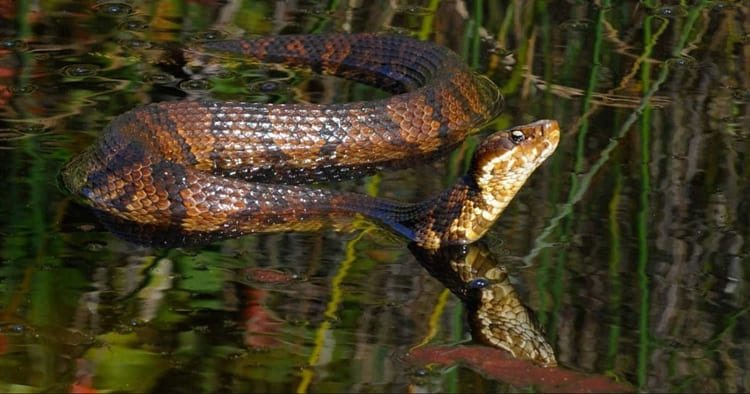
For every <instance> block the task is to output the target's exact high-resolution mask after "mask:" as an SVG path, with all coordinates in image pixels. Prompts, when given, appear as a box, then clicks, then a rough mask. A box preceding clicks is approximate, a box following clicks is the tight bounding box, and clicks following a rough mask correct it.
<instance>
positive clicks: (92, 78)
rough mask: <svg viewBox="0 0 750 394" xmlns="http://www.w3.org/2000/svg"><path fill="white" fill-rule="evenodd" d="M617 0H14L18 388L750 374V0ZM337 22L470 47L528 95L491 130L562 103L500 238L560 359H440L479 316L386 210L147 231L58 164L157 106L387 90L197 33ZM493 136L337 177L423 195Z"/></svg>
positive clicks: (4, 319)
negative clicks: (137, 241)
mask: <svg viewBox="0 0 750 394" xmlns="http://www.w3.org/2000/svg"><path fill="white" fill-rule="evenodd" d="M608 3H609V2H604V1H602V2H584V1H579V2H569V1H551V2H544V1H528V2H509V1H489V0H486V1H479V0H477V1H466V2H464V1H458V0H442V1H441V0H422V1H419V0H410V1H401V0H388V1H386V0H369V1H358V0H349V1H347V0H342V1H334V0H332V1H328V2H325V1H312V0H310V1H305V0H297V1H293V0H290V1H273V0H267V1H245V2H240V1H228V2H224V1H221V2H218V1H153V2H141V1H132V2H127V3H114V2H107V3H104V2H101V3H99V2H92V1H46V2H28V1H16V2H13V1H0V104H2V105H1V106H0V152H2V165H0V174H2V179H3V181H4V185H3V187H2V188H0V241H1V242H0V252H1V253H2V260H1V261H0V391H20V392H36V391H75V390H78V391H85V390H96V391H112V390H115V391H127V392H143V391H156V390H159V391H165V390H167V391H173V392H194V391H195V390H198V391H206V392H209V391H244V392H278V391H299V392H307V391H309V392H351V391H355V392H360V391H362V392H390V391H396V392H404V391H408V390H412V391H414V392H424V391H451V392H476V391H485V392H487V391H492V392H495V391H519V390H523V391H526V390H529V389H531V390H540V391H549V390H552V389H554V387H551V386H550V385H549V384H548V382H549V381H550V380H551V379H554V376H553V374H554V373H566V371H577V372H579V373H581V372H582V373H585V374H586V375H580V374H578V375H571V376H577V377H574V378H572V379H580V380H581V381H580V382H579V383H580V384H579V385H578V386H576V387H578V388H585V389H589V390H594V391H597V390H607V389H614V387H618V386H617V384H621V385H626V387H627V386H631V387H636V388H640V389H641V390H644V391H713V392H716V391H739V392H747V391H749V390H750V374H749V373H748V369H750V319H749V318H748V310H749V309H750V307H749V303H748V298H749V297H748V291H749V288H748V285H749V284H750V274H749V273H748V271H750V257H749V251H750V246H749V245H748V243H747V242H745V238H746V237H747V236H748V234H750V220H748V218H750V214H749V212H748V210H749V209H750V206H749V205H748V203H747V198H746V196H748V195H750V193H748V192H749V191H750V190H748V186H750V171H748V170H746V168H749V167H748V164H750V127H749V126H748V125H750V119H749V118H748V112H749V111H748V107H749V106H750V6H748V5H747V3H746V2H742V1H734V2H733V1H727V2H688V3H690V5H689V6H686V7H680V6H676V5H662V4H660V3H659V2H649V1H642V2H635V1H632V2H612V3H613V4H616V5H610V4H608ZM651 3H653V5H651ZM664 3H665V4H672V3H676V2H664ZM326 31H352V32H357V31H390V32H395V33H400V34H408V35H412V36H415V37H418V38H421V39H427V40H432V41H435V42H438V43H441V44H443V45H445V46H447V47H449V48H451V49H453V50H455V51H456V52H458V53H459V54H461V55H462V56H463V57H464V58H465V59H466V61H467V62H468V63H469V64H470V65H472V67H474V68H475V69H476V70H478V71H479V72H481V73H483V74H485V75H487V76H488V77H490V78H492V79H493V80H494V81H495V82H496V83H497V84H498V86H500V88H501V89H502V91H503V94H504V95H505V98H506V101H507V105H506V110H505V111H504V113H503V114H502V115H501V116H500V117H499V118H498V119H497V120H496V121H495V122H493V124H491V125H490V126H489V127H488V128H487V130H485V131H491V130H495V129H500V128H505V127H508V126H510V125H513V124H520V123H526V122H528V121H531V120H534V119H540V118H550V119H557V120H559V122H560V124H561V125H562V127H563V137H562V140H561V144H560V147H559V148H558V150H557V152H556V153H555V155H553V157H552V158H551V159H549V160H548V161H547V162H546V163H545V164H544V165H543V166H542V167H541V168H540V169H539V170H538V171H537V172H536V173H535V174H534V176H533V177H532V178H531V179H530V180H529V182H528V183H527V185H526V186H525V187H524V189H523V190H522V191H521V192H520V194H519V195H518V196H517V198H516V199H515V200H514V202H513V203H512V204H511V206H510V207H509V208H508V209H507V211H506V212H505V213H504V215H503V217H502V218H501V220H500V221H499V222H498V224H497V225H496V226H495V227H494V229H493V230H492V231H491V233H490V234H489V235H488V236H487V237H486V239H485V242H484V245H485V246H486V247H487V249H489V250H490V251H491V254H492V256H493V258H494V259H496V260H497V262H498V263H499V264H502V265H504V266H505V267H506V268H507V269H508V270H509V271H510V272H511V273H512V282H513V284H514V285H515V287H516V291H518V293H519V294H520V295H521V297H522V298H523V300H524V302H525V303H526V304H527V305H528V306H529V308H530V309H531V310H532V311H533V312H534V313H535V315H536V318H537V319H538V321H539V323H540V325H541V326H542V327H544V329H545V337H546V338H547V340H548V341H549V343H550V344H551V345H552V347H553V349H554V351H555V354H556V356H557V359H558V362H559V364H560V365H559V367H558V368H555V369H545V370H541V372H540V370H539V369H534V367H533V366H529V367H528V368H529V371H534V373H527V372H528V371H527V372H518V371H517V370H514V371H515V372H508V370H507V369H505V370H503V369H502V368H497V365H495V364H493V360H494V359H493V358H492V357H494V354H495V353H492V352H490V351H489V350H488V351H487V352H486V354H487V356H486V357H485V359H484V361H482V362H484V364H482V363H481V362H478V361H477V360H476V359H471V358H470V357H469V358H464V359H463V360H464V362H463V363H460V364H458V365H457V366H453V365H454V364H452V362H450V361H447V362H446V361H439V360H438V359H439V357H438V356H441V357H442V356H445V354H447V353H445V351H447V350H451V349H463V348H461V347H456V346H458V345H461V344H463V343H464V342H467V341H468V340H469V339H470V335H469V331H468V329H467V324H466V321H465V319H464V309H463V305H462V304H461V302H460V301H459V300H458V299H457V298H456V297H455V296H453V295H451V294H450V293H449V292H448V291H447V290H445V287H444V286H443V285H442V284H441V283H440V282H439V281H437V280H436V279H434V278H433V277H431V276H430V275H429V274H428V273H427V272H426V271H425V270H424V269H423V268H422V267H421V266H420V264H419V263H418V262H417V261H416V260H415V258H414V257H413V256H412V254H411V253H410V252H409V249H408V248H407V247H406V243H405V242H404V241H403V240H401V239H398V238H396V237H394V236H391V235H389V234H388V233H386V232H385V231H383V230H381V229H378V228H377V227H374V226H372V225H367V224H362V225H360V226H358V227H357V228H356V229H354V230H352V231H346V232H336V231H333V230H326V231H320V232H314V233H305V234H272V235H259V236H247V237H243V238H241V239H235V240H227V241H224V242H216V243H214V244H211V245H210V246H207V247H203V248H184V249H181V248H177V249H169V250H163V249H148V248H144V247H138V246H135V245H133V244H129V243H127V242H124V241H122V240H120V239H118V238H116V237H115V236H113V235H111V234H110V233H109V232H107V231H106V230H105V229H104V228H103V227H102V226H101V225H100V224H99V223H98V222H97V220H96V218H95V217H94V216H93V215H92V213H91V212H90V211H89V210H88V209H86V208H84V207H82V206H81V205H79V204H78V203H76V202H75V201H73V200H72V199H71V198H70V196H69V195H68V194H67V193H66V192H65V191H63V190H62V189H61V188H60V186H59V185H58V173H59V170H60V168H61V167H62V165H63V164H64V163H65V162H66V161H67V160H68V159H69V158H71V157H72V156H73V155H75V154H77V153H78V152H80V151H82V150H83V149H84V148H85V147H86V146H88V145H89V144H90V143H91V142H92V141H93V140H94V139H95V138H96V136H97V135H98V134H99V133H100V131H101V130H102V128H103V127H104V126H105V125H106V124H107V123H108V122H109V121H110V120H111V119H112V118H113V117H114V116H115V115H117V114H120V113H122V112H124V111H126V110H128V109H131V108H133V107H135V106H137V105H139V104H142V103H148V102H154V101H167V100H178V99H182V98H196V97H213V98H221V99H228V98H235V99H237V98H243V99H251V100H255V101H259V102H320V103H328V102H343V101H349V100H355V99H368V98H371V97H383V96H384V93H382V92H380V91H378V90H377V89H373V88H369V87H366V86H362V85H359V84H355V83H351V82H348V81H342V80H339V79H336V78H329V77H320V76H315V75H310V74H309V73H306V72H298V71H292V70H287V69H283V68H278V67H266V66H261V65H252V64H242V63H238V62H228V63H226V64H223V65H221V66H216V65H210V66H207V65H205V64H195V63H188V62H186V60H185V59H184V58H183V56H182V52H181V50H180V49H181V48H183V47H189V46H190V45H191V42H195V40H202V39H211V38H213V37H224V36H226V37H238V36H242V35H243V34H257V35H269V34H281V33H301V32H304V33H315V32H326ZM476 141H478V139H477V138H471V139H470V140H469V141H467V143H466V144H465V145H464V146H463V147H462V148H461V149H459V150H458V151H457V152H455V153H453V154H452V155H450V156H449V157H446V158H445V159H444V160H441V161H439V162H438V163H434V164H424V165H421V166H417V167H415V168H413V169H409V170H402V171H394V172H389V173H383V174H380V175H378V176H373V177H369V178H365V179H362V180H356V181H348V182H345V183H343V184H342V185H340V186H337V187H340V188H342V189H347V190H354V191H359V192H362V193H369V194H373V195H378V196H386V197H391V198H397V199H402V200H407V201H418V200H421V199H423V198H426V197H427V196H430V195H432V194H433V193H435V192H437V191H439V190H441V189H442V188H444V187H446V186H447V185H449V184H451V183H452V182H453V181H454V180H455V179H456V177H457V176H458V175H459V174H461V173H462V171H463V168H464V167H465V163H466V159H467V157H470V155H471V152H472V149H473V147H474V146H475V144H476ZM436 349H439V350H440V349H442V350H441V351H443V353H440V352H439V351H438V350H436ZM474 349H475V350H476V347H474ZM420 351H421V352H422V355H423V357H422V358H418V357H415V356H414V355H415V354H418V353H419V352H420ZM430 351H434V353H430ZM425 354H426V355H425ZM472 360H473V361H472ZM480 361H481V360H480ZM503 371H504V372H503ZM503 373H504V374H503ZM519 376H522V377H523V379H520V380H519ZM587 377H589V378H590V379H594V378H597V379H600V381H606V382H610V383H611V384H612V385H610V386H607V385H606V383H604V386H596V385H594V383H591V382H593V381H594V380H586V379H587ZM619 387H622V386H619Z"/></svg>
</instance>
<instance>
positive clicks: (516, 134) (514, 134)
mask: <svg viewBox="0 0 750 394" xmlns="http://www.w3.org/2000/svg"><path fill="white" fill-rule="evenodd" d="M525 139H526V135H524V134H523V131H521V130H512V131H511V132H510V140H511V141H513V143H514V144H516V145H518V144H520V143H521V142H523V140H525Z"/></svg>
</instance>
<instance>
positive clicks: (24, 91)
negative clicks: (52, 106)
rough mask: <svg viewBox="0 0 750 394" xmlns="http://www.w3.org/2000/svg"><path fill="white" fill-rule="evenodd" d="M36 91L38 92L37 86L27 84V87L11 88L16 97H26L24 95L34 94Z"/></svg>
mask: <svg viewBox="0 0 750 394" xmlns="http://www.w3.org/2000/svg"><path fill="white" fill-rule="evenodd" d="M36 90H37V86H36V85H32V84H26V85H23V86H11V87H10V91H11V92H12V93H14V94H15V95H16V96H21V95H24V94H30V93H34V92H35V91H36Z"/></svg>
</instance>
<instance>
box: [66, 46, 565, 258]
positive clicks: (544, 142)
mask: <svg viewBox="0 0 750 394" xmlns="http://www.w3.org/2000/svg"><path fill="white" fill-rule="evenodd" d="M199 50H200V51H208V52H223V53H230V54H233V55H241V56H243V57H244V58H246V59H248V60H255V61H260V62H266V63H282V64H285V65H288V66H293V67H304V68H309V69H312V70H313V71H315V72H320V73H325V74H331V75H336V76H341V77H344V78H347V79H352V80H357V81H361V82H365V83H368V84H372V85H374V86H377V87H380V88H381V89H384V90H386V91H388V92H391V93H393V95H392V96H390V97H388V98H386V99H380V100H371V101H360V102H350V103H340V104H327V105H320V104H258V103H247V102H221V101H211V100H194V101H189V100H183V101H176V102H161V103H153V104H148V105H145V106H142V107H139V108H136V109H133V110H131V111H128V112H126V113H124V114H122V115H119V116H117V117H116V118H114V119H113V120H112V122H111V123H110V124H109V125H108V126H107V127H106V128H105V130H104V132H103V133H102V135H101V137H100V138H99V139H98V140H97V142H95V143H94V144H93V145H92V146H91V147H90V148H89V149H88V150H86V151H84V152H83V153H82V154H81V155H79V156H78V157H76V158H74V159H73V160H72V161H71V162H70V163H69V164H68V165H67V166H66V167H65V168H64V170H63V174H62V175H63V181H64V182H65V185H66V187H67V188H68V189H69V190H70V191H71V192H72V193H74V194H75V195H77V196H79V197H80V198H81V199H82V200H83V201H85V202H86V203H87V204H88V205H90V206H91V207H93V208H94V209H95V211H96V212H98V213H99V214H101V215H102V216H103V217H107V218H109V219H110V220H114V221H122V222H127V223H133V224H136V225H138V226H141V227H143V228H148V229H150V230H151V231H150V232H149V233H151V234H154V233H159V232H162V233H179V234H182V235H181V237H182V238H181V239H182V240H186V241H187V240H189V241H191V242H192V241H195V240H199V241H203V240H210V239H215V238H227V237H236V236H240V235H243V234H247V233H253V232H270V231H290V230H303V229H309V228H310V227H311V226H312V227H314V226H315V223H317V221H318V220H319V219H320V218H324V217H331V216H335V215H340V214H352V213H358V214H362V215H365V216H367V217H369V218H372V219H374V220H377V221H379V222H381V223H383V224H384V225H386V226H388V227H389V228H391V229H392V230H394V231H395V232H397V233H399V234H401V235H403V236H405V237H406V238H408V239H409V240H411V241H413V242H415V243H416V244H418V245H419V246H421V247H424V248H428V249H437V248H439V247H440V246H444V245H449V244H464V243H470V242H473V241H475V240H477V239H478V238H479V237H481V236H482V235H483V234H484V232H486V231H487V229H488V228H489V227H490V226H491V225H492V223H493V222H494V221H495V220H496V218H497V217H498V215H499V214H500V213H501V212H502V210H503V209H504V208H505V206H506V205H507V204H508V203H509V202H510V200H511V198H512V197H513V196H514V195H515V194H516V192H517V191H518V190H519V189H520V187H521V186H522V185H523V183H524V182H525V181H526V179H527V178H528V176H529V175H530V174H531V173H532V172H533V171H534V169H536V168H537V166H539V165H540V164H541V163H542V162H543V161H544V160H545V159H546V158H547V157H548V156H549V155H550V154H551V153H552V152H553V151H554V149H555V147H556V146H557V142H558V139H559V128H558V125H557V123H556V122H554V121H538V122H535V123H532V124H529V125H525V126H519V127H516V128H513V129H512V130H509V131H503V132H498V133H496V134H493V135H492V136H490V137H488V138H487V139H485V140H484V141H483V143H482V144H481V145H480V147H479V149H478V150H477V151H476V153H475V155H474V157H473V161H472V165H471V170H470V171H469V174H467V175H466V176H465V177H463V178H462V179H460V180H459V181H458V182H457V183H456V185H454V186H453V187H452V188H450V189H449V190H446V191H445V192H443V193H442V194H440V195H439V196H437V197H435V198H434V199H432V200H429V201H426V202H423V203H417V204H407V203H401V202H396V201H389V200H385V199H374V198H370V197H366V196H363V195H359V194H354V193H344V192H339V191H333V190H328V189H321V188H313V187H310V186H305V185H297V184H298V183H304V182H310V181H317V180H321V179H330V178H344V177H349V176H350V175H352V174H364V173H369V172H372V171H374V170H377V169H380V168H384V167H393V166H400V165H404V164H405V163H409V162H413V161H414V160H420V159H424V158H430V157H433V156H435V155H437V154H439V153H441V152H443V151H445V150H446V149H450V148H452V147H454V146H456V144H458V143H460V142H461V141H462V140H463V139H464V138H465V137H466V136H467V135H468V134H469V133H471V132H473V131H475V130H476V129H478V128H479V127H481V126H482V125H483V124H485V123H487V122H488V121H489V120H491V119H492V118H494V117H495V116H496V115H497V114H498V112H499V111H500V109H501V107H502V98H501V96H500V94H499V92H498V89H497V88H496V86H495V85H494V84H493V83H492V82H491V81H489V80H488V79H487V78H484V77H482V76H479V75H477V74H475V73H473V72H472V71H471V70H470V69H469V68H468V67H467V66H466V65H465V63H464V62H463V61H461V59H460V58H459V57H458V56H457V55H456V54H455V53H453V52H451V51H450V50H448V49H446V48H444V47H442V46H439V45H436V44H433V43H429V42H422V41H418V40H414V39H411V38H406V37H400V36H390V35H380V34H327V35H282V36H272V37H263V38H256V39H249V40H225V41H212V42H206V43H204V44H202V45H201V47H200V48H199ZM282 182H283V183H282Z"/></svg>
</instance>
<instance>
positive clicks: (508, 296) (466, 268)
mask: <svg viewBox="0 0 750 394" xmlns="http://www.w3.org/2000/svg"><path fill="white" fill-rule="evenodd" d="M410 249H411V251H412V253H414V256H415V257H416V258H417V261H419V263H420V264H422V266H423V267H424V268H425V269H427V271H429V272H430V274H432V275H433V276H434V277H435V278H437V279H438V280H440V281H441V282H442V283H443V284H444V285H445V286H446V287H447V288H449V289H450V290H451V291H452V292H453V294H455V295H457V296H458V297H459V298H461V300H463V301H464V303H465V304H466V307H467V310H468V316H467V317H468V320H469V325H470V326H471V329H472V335H473V337H474V339H475V340H477V341H480V342H483V343H486V344H488V345H490V346H495V347H498V348H500V349H503V350H506V351H508V352H510V353H511V354H512V355H513V356H515V357H518V358H522V359H527V360H532V361H534V362H536V363H538V364H541V365H543V366H548V367H551V366H555V365H557V361H556V360H555V354H554V351H553V350H552V346H550V344H549V343H548V342H547V340H546V339H545V337H544V334H543V333H542V332H541V330H540V329H539V327H537V325H536V323H535V322H534V320H533V318H532V316H531V314H530V312H529V310H528V309H527V308H526V306H525V305H524V303H523V301H522V300H521V299H520V298H519V296H518V293H517V292H516V290H515V289H514V288H513V285H512V284H511V281H510V276H509V274H508V270H507V268H506V267H504V266H502V265H500V264H498V263H497V262H496V261H495V260H494V259H493V257H492V256H491V255H490V253H489V251H488V250H487V249H486V247H485V246H484V245H483V244H482V243H478V244H470V245H459V246H449V247H443V248H441V249H438V250H429V249H423V248H420V247H418V246H415V245H413V244H412V245H411V246H410Z"/></svg>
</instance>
